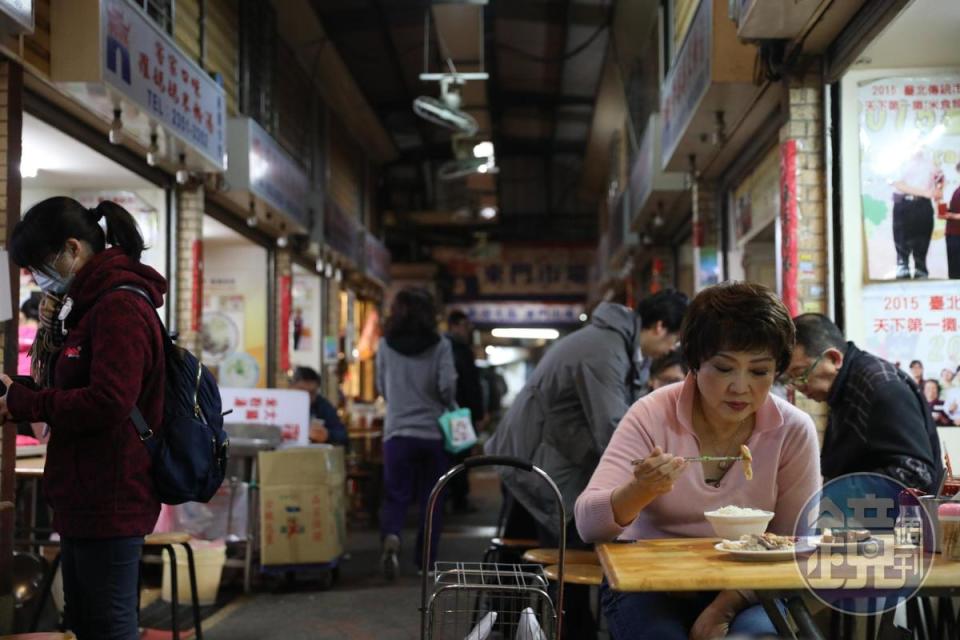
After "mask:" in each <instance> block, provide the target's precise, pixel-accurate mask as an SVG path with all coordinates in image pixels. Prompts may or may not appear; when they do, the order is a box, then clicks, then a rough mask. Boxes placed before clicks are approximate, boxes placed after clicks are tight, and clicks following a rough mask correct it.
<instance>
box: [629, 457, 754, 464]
mask: <svg viewBox="0 0 960 640" xmlns="http://www.w3.org/2000/svg"><path fill="white" fill-rule="evenodd" d="M643 460H644V459H643V458H637V459H636V460H631V461H630V464H640V463H641V462H643ZM684 460H685V461H686V462H727V461H730V462H735V461H737V460H743V456H690V457H685V458H684Z"/></svg>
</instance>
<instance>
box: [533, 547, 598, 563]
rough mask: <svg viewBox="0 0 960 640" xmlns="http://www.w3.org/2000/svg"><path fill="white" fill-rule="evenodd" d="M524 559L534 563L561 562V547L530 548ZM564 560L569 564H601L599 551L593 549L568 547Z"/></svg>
mask: <svg viewBox="0 0 960 640" xmlns="http://www.w3.org/2000/svg"><path fill="white" fill-rule="evenodd" d="M523 559H524V560H525V561H527V562H532V563H533V564H542V565H545V566H546V565H551V564H559V562H560V550H559V549H554V548H551V549H544V548H541V549H530V550H529V551H527V552H526V553H525V554H523ZM564 562H565V563H566V564H567V565H571V564H596V565H599V564H600V559H599V558H598V557H597V552H596V551H594V550H593V549H567V553H566V557H565V558H564Z"/></svg>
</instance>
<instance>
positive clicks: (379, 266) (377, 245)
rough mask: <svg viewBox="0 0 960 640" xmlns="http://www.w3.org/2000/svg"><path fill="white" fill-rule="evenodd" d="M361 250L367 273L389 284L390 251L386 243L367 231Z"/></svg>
mask: <svg viewBox="0 0 960 640" xmlns="http://www.w3.org/2000/svg"><path fill="white" fill-rule="evenodd" d="M363 252H364V266H365V269H366V273H367V275H368V276H370V277H371V278H373V279H374V280H378V281H380V282H381V283H382V284H390V251H389V250H388V249H387V247H386V245H384V244H383V243H382V242H381V241H380V240H379V239H378V238H377V237H376V236H375V235H373V234H372V233H370V232H369V231H367V232H366V237H365V238H364V247H363Z"/></svg>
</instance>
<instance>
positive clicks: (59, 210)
mask: <svg viewBox="0 0 960 640" xmlns="http://www.w3.org/2000/svg"><path fill="white" fill-rule="evenodd" d="M101 218H103V219H105V220H106V229H107V230H106V233H104V230H103V228H101V227H100V224H99V221H100V219H101ZM68 238H76V239H77V240H82V241H84V242H86V243H87V244H89V245H90V248H91V249H93V252H94V253H100V252H101V251H103V250H104V249H106V247H107V244H110V245H112V246H115V247H120V248H121V249H123V252H124V253H125V254H127V255H128V256H130V257H131V258H133V259H135V260H139V259H140V255H141V254H142V253H143V249H144V246H143V236H141V235H140V230H139V229H138V228H137V223H136V221H135V220H134V219H133V216H132V215H130V213H129V212H128V211H127V210H126V209H124V208H123V207H121V206H120V205H118V204H117V203H115V202H110V201H104V202H101V203H100V204H98V205H97V207H96V208H94V209H87V208H86V207H84V206H83V205H82V204H80V203H79V202H77V201H76V200H74V199H73V198H68V197H65V196H58V197H55V198H47V199H46V200H44V201H43V202H40V203H38V204H35V205H34V206H32V207H31V208H30V210H29V211H27V213H26V215H25V216H24V217H23V220H21V221H20V222H18V223H17V225H16V226H15V227H14V228H13V233H12V234H11V236H10V257H11V258H12V259H13V261H14V262H15V263H16V264H17V265H19V266H21V267H30V268H34V269H39V268H41V267H42V266H43V264H44V262H45V261H46V260H47V259H48V258H49V257H50V256H51V255H52V254H56V253H58V252H59V251H60V250H61V249H62V248H63V246H64V244H66V241H67V239H68Z"/></svg>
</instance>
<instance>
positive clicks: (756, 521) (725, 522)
mask: <svg viewBox="0 0 960 640" xmlns="http://www.w3.org/2000/svg"><path fill="white" fill-rule="evenodd" d="M757 511H759V512H760V513H756V514H751V515H744V516H727V515H722V514H719V513H717V512H716V511H707V512H705V513H704V514H703V515H704V517H705V518H706V519H707V522H709V523H710V526H712V527H713V532H714V533H715V534H717V537H720V538H723V539H724V540H739V539H740V536H745V535H749V534H751V533H752V534H755V535H760V534H761V533H763V532H764V531H766V530H767V525H768V524H770V520H772V519H773V512H772V511H761V510H760V509H757Z"/></svg>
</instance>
